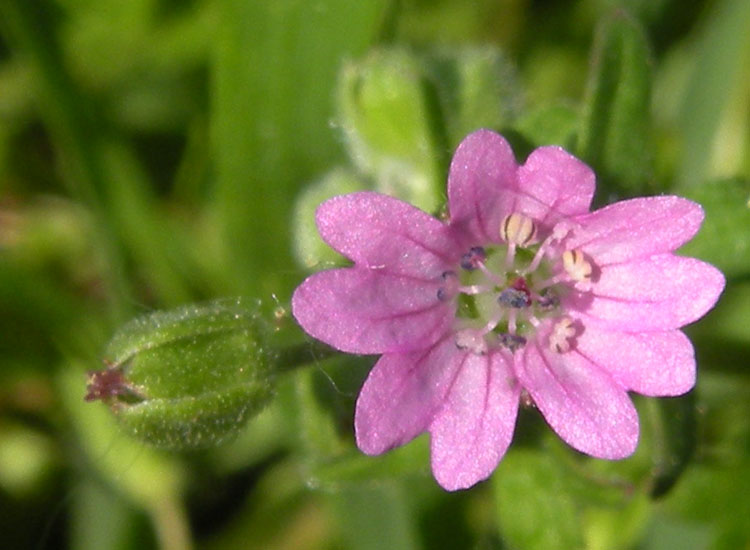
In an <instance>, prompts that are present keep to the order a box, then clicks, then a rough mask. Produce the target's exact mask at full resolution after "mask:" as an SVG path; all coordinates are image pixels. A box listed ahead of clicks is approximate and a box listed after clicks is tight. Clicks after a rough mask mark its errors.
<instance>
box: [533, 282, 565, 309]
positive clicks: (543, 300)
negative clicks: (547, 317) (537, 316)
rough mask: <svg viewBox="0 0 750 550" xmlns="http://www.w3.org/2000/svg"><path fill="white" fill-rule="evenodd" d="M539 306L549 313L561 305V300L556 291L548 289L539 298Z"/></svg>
mask: <svg viewBox="0 0 750 550" xmlns="http://www.w3.org/2000/svg"><path fill="white" fill-rule="evenodd" d="M537 305H538V306H539V307H540V308H542V309H543V310H546V311H548V310H551V309H554V308H556V307H557V306H559V305H560V298H558V297H557V294H555V291H554V290H552V289H551V288H549V287H547V288H545V289H544V290H542V293H541V294H540V295H539V296H538V297H537Z"/></svg>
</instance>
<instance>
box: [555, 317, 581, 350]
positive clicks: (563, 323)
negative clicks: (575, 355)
mask: <svg viewBox="0 0 750 550" xmlns="http://www.w3.org/2000/svg"><path fill="white" fill-rule="evenodd" d="M575 334H576V329H575V327H573V321H572V319H570V318H569V317H563V318H562V319H560V320H559V321H558V322H557V324H556V325H555V326H554V328H553V329H552V332H551V333H550V335H549V349H550V350H551V351H554V352H555V353H565V352H566V351H568V350H569V349H570V339H571V338H573V336H575Z"/></svg>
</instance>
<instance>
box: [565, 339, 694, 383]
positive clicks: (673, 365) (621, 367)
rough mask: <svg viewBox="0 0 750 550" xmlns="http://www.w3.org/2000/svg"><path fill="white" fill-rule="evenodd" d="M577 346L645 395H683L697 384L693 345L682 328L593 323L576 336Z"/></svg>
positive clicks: (589, 358)
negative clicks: (633, 329) (621, 328)
mask: <svg viewBox="0 0 750 550" xmlns="http://www.w3.org/2000/svg"><path fill="white" fill-rule="evenodd" d="M575 349H576V352H578V353H580V354H582V355H584V356H585V357H586V358H587V359H588V360H589V361H591V362H592V363H596V364H597V365H599V366H600V367H602V368H604V369H605V370H606V371H607V372H609V374H610V375H611V376H612V379H613V380H614V381H615V382H618V383H619V384H620V385H621V386H622V387H623V388H625V389H626V390H632V391H635V392H637V393H640V394H642V395H649V396H674V395H682V394H683V393H686V392H688V391H690V390H691V389H692V387H693V386H694V385H695V355H694V353H693V345H692V344H691V343H690V340H689V339H688V338H687V336H685V335H684V334H683V333H682V332H680V331H679V330H670V331H666V332H639V333H627V332H612V331H609V330H604V329H602V328H601V327H597V326H592V325H589V326H586V327H585V329H584V330H583V332H582V333H581V334H579V335H578V336H577V337H576V346H575Z"/></svg>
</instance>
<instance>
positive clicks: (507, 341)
mask: <svg viewBox="0 0 750 550" xmlns="http://www.w3.org/2000/svg"><path fill="white" fill-rule="evenodd" d="M498 342H500V345H501V346H505V347H506V348H508V349H509V350H510V351H511V352H514V351H516V350H517V349H520V348H522V347H523V346H525V345H526V338H524V337H523V336H519V335H518V334H508V333H507V332H503V333H502V334H499V335H498Z"/></svg>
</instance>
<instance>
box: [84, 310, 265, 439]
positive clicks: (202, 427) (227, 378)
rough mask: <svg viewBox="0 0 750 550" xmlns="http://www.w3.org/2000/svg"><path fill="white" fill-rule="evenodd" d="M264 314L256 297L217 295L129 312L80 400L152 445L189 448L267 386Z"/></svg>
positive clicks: (214, 435) (238, 421) (225, 425)
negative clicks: (99, 406) (96, 403)
mask: <svg viewBox="0 0 750 550" xmlns="http://www.w3.org/2000/svg"><path fill="white" fill-rule="evenodd" d="M266 332H267V322H266V321H264V320H263V318H262V317H261V315H260V313H259V311H258V305H257V304H256V303H250V304H247V303H246V302H244V301H242V300H217V301H214V302H210V303H207V304H197V305H195V304H194V305H188V306H183V307H180V308H178V309H175V310H171V311H157V312H154V313H151V314H148V315H145V316H143V317H139V318H137V319H134V320H133V321H131V322H129V323H127V324H126V325H125V326H123V327H122V328H121V329H120V330H119V331H118V332H117V333H116V334H115V336H114V337H113V338H112V340H111V341H110V342H109V345H108V346H107V350H106V353H105V364H106V365H107V368H106V369H104V370H101V371H96V372H93V373H90V378H89V384H88V394H87V395H86V400H88V401H91V400H96V399H101V400H102V401H104V402H105V403H107V404H108V405H109V406H110V408H111V409H112V411H113V412H114V413H115V415H116V416H117V418H118V419H119V420H120V423H121V425H122V426H123V428H124V429H125V430H126V431H127V432H129V433H130V434H131V435H133V436H134V437H137V438H139V439H141V440H143V441H145V442H147V443H150V444H152V445H155V446H157V447H164V448H171V449H178V450H179V449H197V448H204V447H210V446H214V445H218V444H220V443H222V442H223V441H225V440H226V439H228V438H229V437H231V436H232V435H234V434H235V433H236V432H237V431H239V429H240V428H242V427H243V425H244V424H245V422H246V421H247V420H248V419H249V418H250V417H251V416H253V415H254V414H255V413H257V412H258V411H259V410H260V409H261V408H262V407H263V406H264V405H265V404H266V403H267V402H268V400H269V398H270V397H271V394H272V382H273V380H272V375H273V372H272V369H271V365H272V359H273V357H272V355H271V354H270V353H269V351H268V349H267V346H266Z"/></svg>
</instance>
